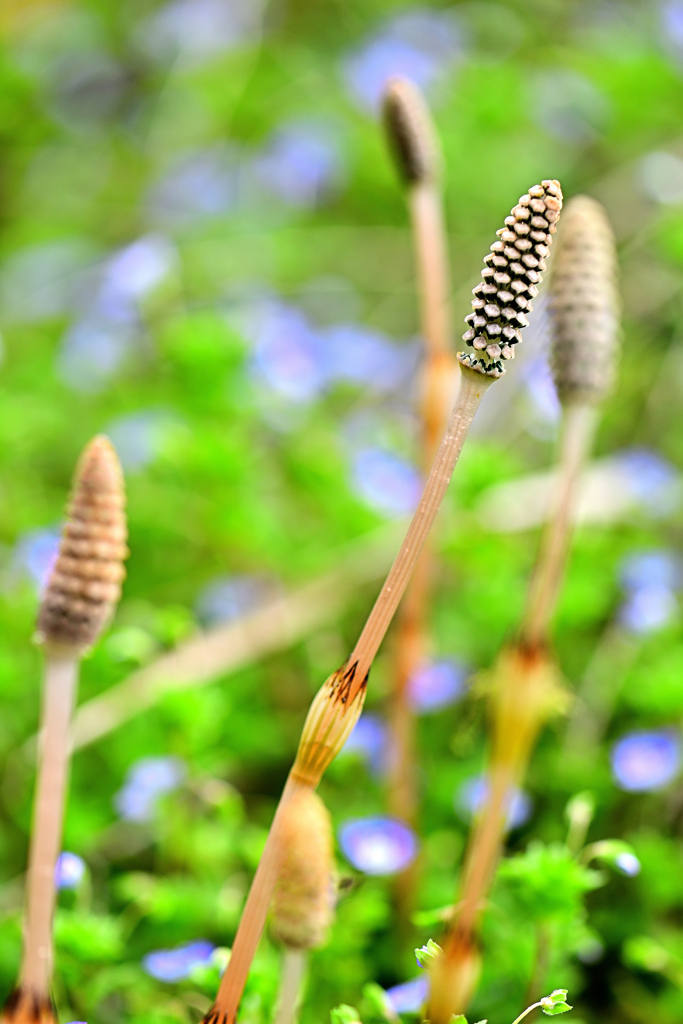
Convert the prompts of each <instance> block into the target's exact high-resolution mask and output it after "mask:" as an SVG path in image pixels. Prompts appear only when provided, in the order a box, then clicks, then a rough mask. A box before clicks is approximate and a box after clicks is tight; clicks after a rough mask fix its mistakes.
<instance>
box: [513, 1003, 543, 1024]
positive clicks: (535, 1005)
mask: <svg viewBox="0 0 683 1024" xmlns="http://www.w3.org/2000/svg"><path fill="white" fill-rule="evenodd" d="M540 1005H541V1004H540V1003H532V1005H531V1006H527V1008H526V1010H523V1011H522V1013H520V1015H519V1017H515V1019H514V1020H513V1022H512V1024H519V1022H520V1020H524V1018H525V1017H526V1016H527V1014H529V1013H531V1011H532V1010H537V1009H538V1008H539V1006H540Z"/></svg>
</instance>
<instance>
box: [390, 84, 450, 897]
mask: <svg viewBox="0 0 683 1024" xmlns="http://www.w3.org/2000/svg"><path fill="white" fill-rule="evenodd" d="M384 122H385V127H386V131H387V135H388V141H389V145H390V147H391V149H392V150H393V152H394V154H395V158H396V164H397V169H398V172H399V175H400V177H401V179H402V181H403V183H404V185H405V187H406V198H407V202H408V208H409V211H410V218H411V223H412V232H413V247H414V251H415V263H416V269H417V278H418V283H419V295H420V319H421V328H422V337H423V339H424V345H425V359H424V367H423V388H422V402H421V421H422V429H421V434H422V438H421V460H420V461H421V463H422V470H423V473H424V474H425V477H426V475H427V473H428V472H429V468H430V466H431V463H432V460H433V458H434V454H435V452H436V448H437V445H438V443H439V438H440V436H441V434H442V432H443V429H444V426H445V423H446V419H447V417H448V412H449V410H450V406H451V388H452V386H453V372H454V370H455V367H456V366H457V363H456V362H455V359H454V357H453V355H452V354H451V352H450V334H451V323H450V320H451V317H450V272H449V261H448V246H447V241H446V232H445V227H444V216H443V200H442V190H441V181H440V177H441V176H440V173H439V171H440V160H439V153H438V145H437V140H436V132H435V130H434V126H433V124H432V121H431V118H430V115H429V110H428V108H427V105H426V103H425V101H424V99H423V97H422V95H421V93H420V92H419V90H418V89H417V88H416V86H414V85H413V84H412V83H411V82H410V81H408V80H407V79H402V78H395V79H392V80H391V81H390V82H389V83H388V85H387V88H386V91H385V94H384ZM432 563H433V558H432V554H431V551H430V549H429V546H428V545H427V546H425V548H424V550H423V552H422V554H421V555H420V558H419V560H418V563H417V565H416V567H415V573H414V575H413V579H412V580H411V582H410V585H409V587H408V590H407V592H406V596H405V598H404V600H403V602H402V604H401V607H400V609H399V612H398V624H397V629H396V639H395V647H394V659H395V661H394V675H393V691H392V698H391V716H390V733H391V737H390V743H389V749H390V764H389V809H390V811H391V812H392V813H393V814H395V815H396V816H397V817H399V818H401V819H403V820H404V821H406V822H408V823H410V824H413V823H414V819H415V814H416V810H417V792H416V768H415V738H414V732H415V729H414V717H413V714H412V710H411V706H410V699H409V692H408V686H409V683H410V679H411V678H412V676H413V675H414V674H415V672H416V670H417V669H418V667H419V665H420V663H421V662H422V661H423V660H424V656H425V647H426V630H427V621H428V618H429V601H430V596H431V589H432V587H431V580H432V571H433V565H432ZM408 871H409V873H410V874H411V876H412V871H411V869H408ZM411 880H412V879H408V878H407V877H406V875H405V873H404V875H402V876H401V878H400V879H399V880H398V884H397V888H398V893H397V895H398V901H399V907H403V911H404V913H403V916H404V917H406V916H407V905H406V901H407V897H408V892H407V888H408V887H407V886H406V884H404V883H406V882H407V881H411ZM409 888H413V886H412V885H410V886H409Z"/></svg>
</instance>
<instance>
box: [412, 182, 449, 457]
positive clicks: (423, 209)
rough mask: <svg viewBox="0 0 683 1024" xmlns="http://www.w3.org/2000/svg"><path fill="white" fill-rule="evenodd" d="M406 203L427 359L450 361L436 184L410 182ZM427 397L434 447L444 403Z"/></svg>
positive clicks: (442, 233)
mask: <svg viewBox="0 0 683 1024" xmlns="http://www.w3.org/2000/svg"><path fill="white" fill-rule="evenodd" d="M408 205H409V208H410V215H411V221H412V228H413V244H414V247H415V257H416V262H417V277H418V283H419V291H420V312H421V322H422V336H423V338H424V340H425V345H426V350H427V359H428V360H431V359H445V360H447V361H448V362H449V363H450V359H449V358H448V354H449V349H450V343H451V316H450V301H449V297H450V273H449V266H448V251H447V247H446V232H445V228H444V221H443V207H442V203H441V194H440V191H439V188H438V186H437V185H436V184H435V183H434V182H432V181H424V182H419V183H417V184H415V185H413V186H412V187H411V188H410V189H409V190H408ZM427 390H429V388H428V389H427ZM428 399H429V396H427V401H426V403H425V419H426V421H427V422H428V423H429V424H430V426H431V431H430V438H431V446H432V450H433V449H434V448H435V447H436V444H437V442H438V440H439V437H440V436H441V430H442V428H443V424H442V422H441V419H440V416H439V412H440V410H441V408H442V407H443V403H437V408H436V409H432V408H428V407H427V406H428V405H429V401H428Z"/></svg>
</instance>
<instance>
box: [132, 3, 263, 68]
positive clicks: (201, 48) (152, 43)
mask: <svg viewBox="0 0 683 1024" xmlns="http://www.w3.org/2000/svg"><path fill="white" fill-rule="evenodd" d="M260 9H261V4H260V3H258V2H257V0H172V2H171V3H167V4H165V5H164V6H162V7H160V8H159V9H158V10H156V11H155V12H154V14H152V16H151V17H150V18H148V19H147V20H146V21H145V22H143V24H142V26H141V28H140V30H139V33H138V36H139V45H141V47H142V48H143V49H144V50H145V51H146V52H147V53H149V54H150V55H151V56H152V57H154V58H155V59H157V60H159V61H164V62H166V61H171V60H173V61H178V62H179V63H180V64H181V65H189V66H192V65H196V64H201V63H202V62H203V61H205V60H207V59H210V58H212V57H215V56H217V55H218V54H221V53H225V52H227V51H230V50H232V49H234V48H235V47H236V46H240V45H243V44H244V43H245V42H248V40H249V39H250V38H252V37H253V36H254V34H255V33H256V31H257V28H258V21H259V14H260Z"/></svg>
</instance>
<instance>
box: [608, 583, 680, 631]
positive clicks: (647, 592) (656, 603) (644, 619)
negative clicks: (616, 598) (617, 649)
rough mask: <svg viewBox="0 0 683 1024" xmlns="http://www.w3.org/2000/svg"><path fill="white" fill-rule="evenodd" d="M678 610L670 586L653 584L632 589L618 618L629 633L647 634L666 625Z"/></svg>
mask: <svg viewBox="0 0 683 1024" xmlns="http://www.w3.org/2000/svg"><path fill="white" fill-rule="evenodd" d="M677 611H678V602H677V601H676V596H675V594H674V593H673V592H672V591H671V590H669V588H668V587H662V586H656V585H651V586H646V587H639V588H638V589H637V590H634V591H632V592H631V593H630V594H629V595H628V597H627V598H626V600H625V602H624V603H623V605H622V606H621V608H620V609H619V613H618V616H617V618H618V621H619V623H620V624H621V625H622V626H623V627H624V629H626V630H628V632H629V633H634V634H636V635H637V636H645V635H647V634H648V633H652V632H654V631H655V630H657V629H661V628H662V627H663V626H666V625H667V624H668V623H669V622H671V620H672V619H673V618H674V617H675V615H676V612H677Z"/></svg>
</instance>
